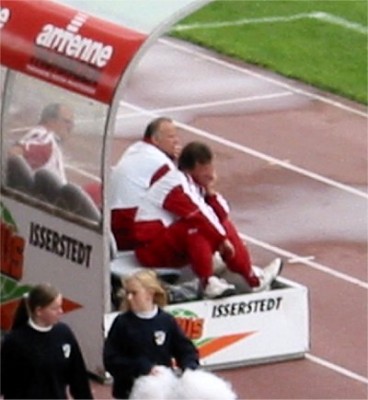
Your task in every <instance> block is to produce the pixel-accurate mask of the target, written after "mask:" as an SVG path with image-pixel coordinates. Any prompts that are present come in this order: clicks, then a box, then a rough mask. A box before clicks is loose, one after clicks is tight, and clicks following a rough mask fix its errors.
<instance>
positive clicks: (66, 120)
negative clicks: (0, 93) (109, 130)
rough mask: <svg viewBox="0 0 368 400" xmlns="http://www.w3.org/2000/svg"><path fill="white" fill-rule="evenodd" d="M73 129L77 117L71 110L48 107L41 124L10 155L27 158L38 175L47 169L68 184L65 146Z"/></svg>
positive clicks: (54, 104)
mask: <svg viewBox="0 0 368 400" xmlns="http://www.w3.org/2000/svg"><path fill="white" fill-rule="evenodd" d="M73 126H74V113H73V110H72V109H71V108H70V107H69V106H67V105H65V104H61V103H51V104H48V105H47V106H46V107H45V108H44V109H43V110H42V113H41V117H40V122H39V124H38V125H37V126H36V127H34V128H32V129H31V130H30V131H29V132H28V133H27V134H26V135H24V136H23V137H22V138H21V139H20V140H19V141H18V142H17V143H16V144H15V145H14V146H13V148H12V149H11V150H10V153H11V154H17V155H20V156H23V157H24V159H25V160H26V161H27V163H28V164H29V165H30V167H31V168H32V169H33V170H34V171H37V170H39V169H41V168H44V169H47V170H49V171H51V172H52V173H54V174H55V175H56V176H58V177H59V179H60V181H61V182H62V183H66V182H67V179H66V175H65V166H64V159H63V154H62V150H61V143H62V142H64V141H66V140H67V139H68V138H69V137H70V135H71V133H72V130H73Z"/></svg>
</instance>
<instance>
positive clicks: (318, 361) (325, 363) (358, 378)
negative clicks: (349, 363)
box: [305, 354, 368, 385]
mask: <svg viewBox="0 0 368 400" xmlns="http://www.w3.org/2000/svg"><path fill="white" fill-rule="evenodd" d="M305 358H307V359H308V360H310V361H312V362H314V363H316V364H319V365H322V366H323V367H326V368H329V369H332V370H334V371H335V372H337V373H339V374H341V375H345V376H347V377H348V378H351V379H355V380H356V381H359V382H361V383H364V384H365V385H368V379H367V378H366V377H365V376H362V375H359V374H356V373H355V372H352V371H350V370H348V369H346V368H343V367H340V366H339V365H337V364H334V363H331V362H329V361H326V360H324V359H322V358H320V357H316V356H314V355H313V354H306V355H305Z"/></svg>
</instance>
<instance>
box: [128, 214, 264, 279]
mask: <svg viewBox="0 0 368 400" xmlns="http://www.w3.org/2000/svg"><path fill="white" fill-rule="evenodd" d="M222 225H223V226H224V228H225V231H226V235H227V238H228V239H229V240H230V241H231V243H232V244H233V246H234V249H235V255H234V256H233V257H231V258H227V259H224V260H223V261H224V262H225V264H226V266H227V268H228V269H229V270H230V271H232V272H235V273H238V274H240V275H241V276H242V277H243V278H244V279H245V280H246V281H247V283H248V284H249V286H251V287H255V286H258V285H259V279H258V277H257V276H256V275H255V273H254V270H253V269H252V263H251V259H250V255H249V252H248V249H247V247H246V245H245V244H244V243H243V241H242V240H241V239H240V237H239V235H238V232H237V230H236V229H235V227H234V226H233V224H232V223H231V221H229V220H225V222H223V223H222ZM216 251H217V248H216V246H215V245H214V244H213V243H211V241H210V240H209V239H208V238H206V237H205V236H204V235H203V234H202V233H201V232H200V231H199V230H197V229H193V226H192V225H191V224H190V223H188V222H187V221H185V220H179V221H177V222H175V223H173V224H172V225H170V226H168V227H164V226H161V227H160V228H159V229H158V231H157V233H156V235H155V237H154V238H153V239H152V240H150V241H147V242H145V243H141V245H140V246H138V247H137V248H136V249H135V254H136V256H137V258H138V260H139V262H140V263H141V264H142V265H144V266H146V267H155V268H158V267H165V268H167V267H171V268H176V267H178V268H180V267H184V266H185V265H187V264H190V265H191V268H192V269H193V272H194V273H195V274H196V275H197V276H198V277H199V278H200V279H201V281H203V282H206V281H207V280H208V278H209V277H210V276H212V275H213V254H214V253H215V252H216Z"/></svg>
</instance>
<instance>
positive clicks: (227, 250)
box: [219, 239, 235, 261]
mask: <svg viewBox="0 0 368 400" xmlns="http://www.w3.org/2000/svg"><path fill="white" fill-rule="evenodd" d="M219 252H220V254H221V257H222V259H223V260H224V261H225V260H228V259H230V258H233V257H234V256H235V248H234V246H233V244H232V243H231V242H230V240H229V239H225V240H224V241H223V242H222V243H221V244H220V246H219Z"/></svg>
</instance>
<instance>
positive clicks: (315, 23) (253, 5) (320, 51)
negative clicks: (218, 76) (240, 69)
mask: <svg viewBox="0 0 368 400" xmlns="http://www.w3.org/2000/svg"><path fill="white" fill-rule="evenodd" d="M367 18H368V2H367V1H366V0H314V1H313V0H289V1H283V0H259V1H254V0H237V1H235V0H217V1H214V2H212V3H210V4H208V5H206V6H205V7H203V8H202V9H201V10H199V11H197V12H196V13H194V14H192V15H191V16H190V17H188V18H186V19H184V20H182V21H181V22H180V24H178V25H177V26H176V27H175V29H173V31H172V34H173V35H174V36H176V37H179V38H181V39H185V40H188V41H191V42H193V43H196V44H199V45H201V46H204V47H207V48H210V49H213V50H215V51H218V52H220V53H222V54H226V55H229V56H232V57H234V58H237V59H240V60H243V61H246V62H248V63H252V64H256V65H259V66H262V67H265V68H268V69H270V70H273V71H276V72H278V73H280V74H282V75H285V76H287V77H290V78H294V79H298V80H301V81H303V82H306V83H309V84H311V85H313V86H316V87H319V88H321V89H324V90H327V91H330V92H332V93H336V94H339V95H342V96H344V97H347V98H350V99H352V100H355V101H357V102H360V103H363V104H367V102H368V97H367V92H368V89H367V53H368V51H367V38H368V36H367Z"/></svg>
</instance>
